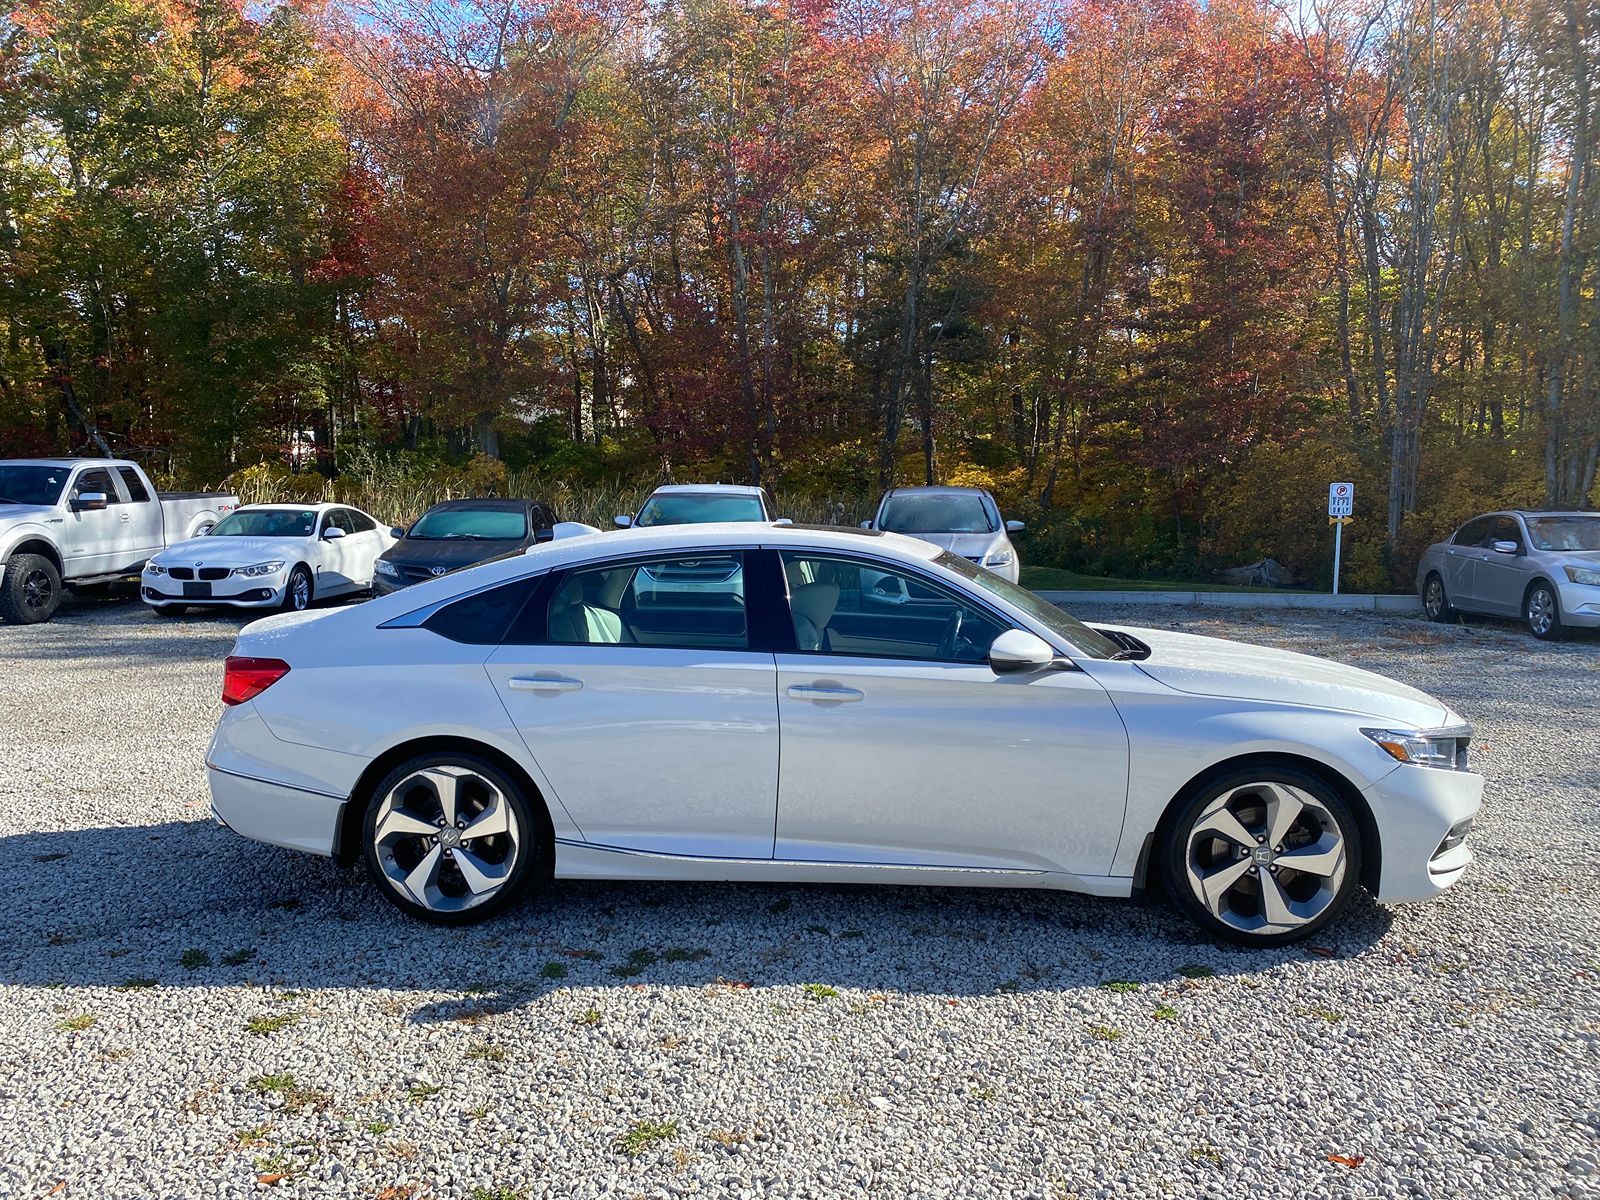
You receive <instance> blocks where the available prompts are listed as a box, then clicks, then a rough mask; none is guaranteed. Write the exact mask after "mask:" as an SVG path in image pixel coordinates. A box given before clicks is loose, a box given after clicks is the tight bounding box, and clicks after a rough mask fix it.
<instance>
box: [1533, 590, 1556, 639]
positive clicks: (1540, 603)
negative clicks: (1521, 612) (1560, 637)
mask: <svg viewBox="0 0 1600 1200" xmlns="http://www.w3.org/2000/svg"><path fill="white" fill-rule="evenodd" d="M1527 616H1528V628H1529V629H1530V630H1532V631H1533V633H1534V634H1535V635H1536V636H1537V637H1546V636H1548V635H1549V633H1550V630H1551V629H1553V628H1554V627H1555V623H1556V598H1555V597H1554V596H1553V595H1551V594H1550V589H1549V588H1546V587H1536V588H1534V589H1533V591H1531V592H1529V593H1528V613H1527Z"/></svg>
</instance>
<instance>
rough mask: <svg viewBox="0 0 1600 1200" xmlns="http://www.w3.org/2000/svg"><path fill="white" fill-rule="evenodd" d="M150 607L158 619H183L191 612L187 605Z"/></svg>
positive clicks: (155, 605)
mask: <svg viewBox="0 0 1600 1200" xmlns="http://www.w3.org/2000/svg"><path fill="white" fill-rule="evenodd" d="M150 607H151V608H153V609H154V610H155V614H156V616H158V617H181V616H183V614H184V613H186V612H188V611H189V607H188V605H186V604H152V605H151V606H150Z"/></svg>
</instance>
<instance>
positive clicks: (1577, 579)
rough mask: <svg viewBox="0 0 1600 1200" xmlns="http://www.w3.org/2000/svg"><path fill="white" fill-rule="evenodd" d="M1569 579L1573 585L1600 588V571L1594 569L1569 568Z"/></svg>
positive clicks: (1567, 570) (1567, 569)
mask: <svg viewBox="0 0 1600 1200" xmlns="http://www.w3.org/2000/svg"><path fill="white" fill-rule="evenodd" d="M1566 572H1567V578H1568V579H1570V580H1572V582H1573V583H1584V584H1588V585H1589V586H1590V587H1600V571H1596V570H1595V569H1593V568H1592V567H1567V568H1566Z"/></svg>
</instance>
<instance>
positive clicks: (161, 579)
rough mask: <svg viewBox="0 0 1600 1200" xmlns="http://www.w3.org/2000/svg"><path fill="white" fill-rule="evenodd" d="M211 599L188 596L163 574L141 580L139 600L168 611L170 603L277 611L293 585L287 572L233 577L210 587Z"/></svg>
mask: <svg viewBox="0 0 1600 1200" xmlns="http://www.w3.org/2000/svg"><path fill="white" fill-rule="evenodd" d="M206 586H207V587H208V588H209V589H210V593H211V594H210V595H208V596H190V595H186V594H185V589H184V585H183V584H182V583H180V582H178V581H177V580H174V579H168V578H166V577H165V576H162V575H143V576H141V577H140V579H139V598H140V599H141V600H143V601H144V602H145V603H146V604H148V605H150V606H151V607H152V608H165V607H166V606H167V605H169V604H181V605H184V606H185V607H199V606H201V605H213V604H214V605H223V606H226V607H230V608H275V607H276V606H278V605H280V604H282V603H283V592H284V589H285V588H286V587H288V586H289V582H288V577H287V575H286V574H285V573H284V572H281V571H280V572H279V573H278V574H276V575H261V576H256V577H255V578H243V577H240V576H237V575H229V576H228V577H227V578H226V579H218V580H215V581H214V582H211V583H208V584H207V585H206Z"/></svg>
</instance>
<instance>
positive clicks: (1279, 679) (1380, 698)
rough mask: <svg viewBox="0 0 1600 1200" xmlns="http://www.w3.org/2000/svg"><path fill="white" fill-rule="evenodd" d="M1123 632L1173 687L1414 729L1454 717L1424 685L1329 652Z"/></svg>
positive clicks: (1143, 665) (1144, 665)
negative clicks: (1345, 661)
mask: <svg viewBox="0 0 1600 1200" xmlns="http://www.w3.org/2000/svg"><path fill="white" fill-rule="evenodd" d="M1113 628H1118V627H1113ZM1125 632H1127V633H1131V634H1132V635H1133V636H1134V637H1136V638H1138V639H1139V640H1140V641H1142V642H1144V643H1145V644H1146V645H1147V646H1149V647H1150V657H1149V658H1146V659H1143V660H1141V661H1140V662H1139V668H1140V670H1142V671H1143V672H1144V673H1145V674H1146V675H1149V676H1150V677H1151V678H1153V679H1156V680H1158V681H1160V682H1161V683H1164V684H1166V685H1167V686H1168V687H1170V688H1173V689H1174V690H1176V691H1180V692H1188V693H1190V694H1192V695H1196V696H1223V697H1228V698H1230V699H1238V700H1259V701H1262V702H1264V703H1269V704H1295V705H1302V706H1308V707H1313V708H1326V709H1335V710H1338V711H1341V712H1351V713H1361V714H1364V715H1367V716H1371V717H1375V718H1377V719H1378V720H1380V721H1384V722H1387V723H1389V724H1393V725H1398V726H1405V727H1407V728H1413V729H1431V728H1436V727H1438V726H1440V725H1445V724H1448V723H1450V722H1452V721H1454V720H1456V717H1455V715H1454V714H1453V713H1452V712H1451V711H1450V709H1449V708H1448V707H1446V706H1445V705H1444V704H1441V703H1440V702H1439V701H1437V700H1435V699H1434V698H1433V697H1432V696H1430V695H1428V694H1427V693H1426V692H1421V691H1418V690H1417V689H1416V688H1414V687H1409V686H1407V685H1406V684H1403V683H1397V682H1395V681H1394V680H1393V679H1386V678H1384V677H1383V676H1382V675H1375V674H1373V673H1372V672H1371V671H1363V670H1361V669H1359V668H1357V667H1347V666H1344V665H1343V664H1342V663H1336V662H1332V661H1330V660H1329V659H1326V658H1316V657H1313V656H1312V655H1309V654H1296V653H1294V652H1292V651H1289V650H1273V649H1270V648H1268V647H1266V646H1254V645H1251V644H1250V643H1248V642H1234V641H1229V640H1226V639H1224V638H1212V637H1200V636H1197V635H1196V634H1192V633H1172V632H1170V631H1168V630H1164V629H1136V628H1132V627H1127V628H1125Z"/></svg>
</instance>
